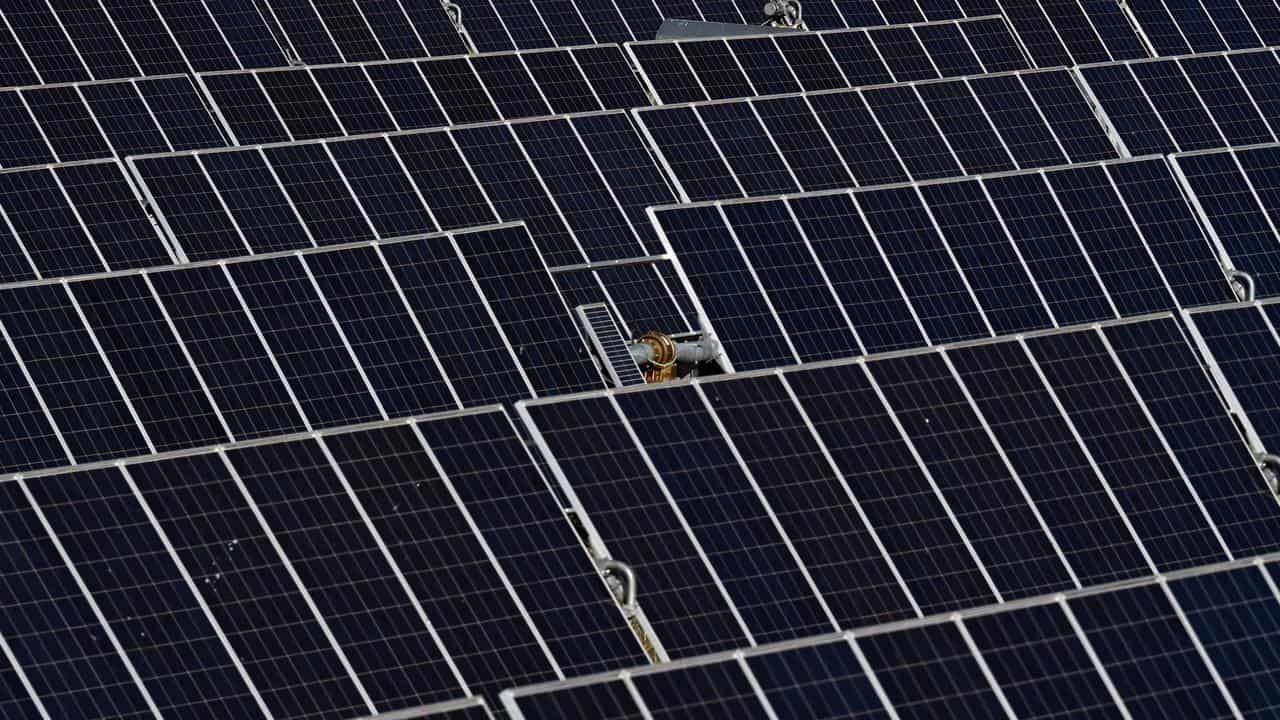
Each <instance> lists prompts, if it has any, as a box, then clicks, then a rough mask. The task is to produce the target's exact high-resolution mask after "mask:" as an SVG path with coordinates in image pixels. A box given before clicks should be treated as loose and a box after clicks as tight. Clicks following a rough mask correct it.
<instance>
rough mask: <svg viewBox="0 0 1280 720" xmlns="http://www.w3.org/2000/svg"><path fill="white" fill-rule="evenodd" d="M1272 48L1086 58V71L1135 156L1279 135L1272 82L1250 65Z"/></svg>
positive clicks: (1270, 139) (1257, 140)
mask: <svg viewBox="0 0 1280 720" xmlns="http://www.w3.org/2000/svg"><path fill="white" fill-rule="evenodd" d="M1274 62H1275V59H1274V57H1273V56H1272V54H1271V51H1270V50H1259V51H1254V52H1247V53H1232V54H1212V55H1197V56H1188V57H1184V58H1178V59H1169V60H1148V61H1142V60H1139V61H1134V62H1129V63H1124V64H1105V65H1086V66H1083V67H1081V68H1079V69H1078V73H1079V75H1080V77H1081V78H1082V79H1083V80H1084V81H1085V83H1087V84H1088V87H1089V89H1090V91H1091V92H1092V93H1093V95H1094V96H1095V97H1097V98H1098V100H1099V101H1100V103H1101V107H1102V110H1103V112H1105V113H1106V115H1107V118H1108V119H1109V121H1110V122H1111V124H1112V125H1113V126H1114V127H1115V128H1116V130H1117V131H1118V133H1119V135H1120V140H1121V141H1122V142H1123V143H1124V144H1125V146H1126V147H1127V148H1128V150H1129V151H1130V152H1131V153H1133V154H1134V155H1144V154H1149V153H1162V154H1164V153H1174V152H1186V151H1194V150H1203V149H1208V148H1218V147H1227V146H1230V145H1247V144H1250V143H1260V142H1273V141H1274V139H1275V138H1276V134H1275V126H1276V125H1277V123H1278V122H1280V117H1278V116H1277V115H1276V114H1275V113H1276V108H1275V107H1274V106H1273V105H1272V104H1270V103H1269V102H1268V101H1269V100H1270V98H1271V94H1270V92H1269V91H1270V88H1269V86H1268V82H1267V81H1265V80H1263V79H1262V78H1260V77H1258V76H1257V75H1256V74H1252V73H1250V72H1248V69H1249V68H1252V67H1256V66H1258V64H1259V63H1262V64H1268V63H1270V64H1274Z"/></svg>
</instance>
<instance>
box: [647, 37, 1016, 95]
mask: <svg viewBox="0 0 1280 720" xmlns="http://www.w3.org/2000/svg"><path fill="white" fill-rule="evenodd" d="M627 51H628V52H629V53H631V56H632V57H633V58H634V60H635V65H636V67H638V68H640V70H641V71H642V72H643V73H644V75H645V79H646V81H647V82H648V84H649V86H650V87H651V88H653V90H654V92H655V95H656V96H657V99H658V101H659V102H660V103H683V102H696V101H699V100H723V99H728V98H741V97H751V96H756V95H780V94H785V93H794V92H801V91H805V90H833V89H836V88H850V87H859V86H862V85H881V84H886V83H892V82H903V81H909V80H929V79H937V78H942V77H959V76H962V75H980V74H982V73H988V72H1002V71H1006V70H1025V69H1028V68H1030V67H1031V63H1030V62H1029V61H1028V60H1027V57H1026V55H1025V54H1024V53H1023V51H1022V49H1021V48H1020V47H1019V46H1018V44H1017V40H1016V38H1014V36H1013V33H1012V32H1011V31H1010V30H1009V26H1008V25H1006V24H1005V22H1004V20H1003V19H1001V18H998V17H997V18H980V19H974V20H946V21H942V22H936V23H924V24H920V25H895V26H889V27H883V28H878V29H877V28H868V29H865V30H831V31H827V32H821V33H795V34H775V35H762V36H758V37H743V38H739V37H733V38H724V39H712V40H708V39H699V40H684V41H680V42H676V41H663V42H647V43H628V44H627ZM637 107H638V106H637Z"/></svg>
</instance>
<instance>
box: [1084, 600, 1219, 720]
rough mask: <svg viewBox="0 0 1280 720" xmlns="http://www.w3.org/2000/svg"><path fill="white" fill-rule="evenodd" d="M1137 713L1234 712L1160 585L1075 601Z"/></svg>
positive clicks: (1117, 685)
mask: <svg viewBox="0 0 1280 720" xmlns="http://www.w3.org/2000/svg"><path fill="white" fill-rule="evenodd" d="M1070 605H1071V609H1072V611H1074V613H1075V615H1076V617H1077V618H1079V620H1080V625H1081V626H1082V627H1083V629H1084V632H1085V635H1086V636H1087V637H1088V638H1089V643H1090V644H1091V645H1092V646H1093V648H1094V650H1095V651H1096V652H1097V655H1098V659H1099V660H1101V661H1102V664H1103V666H1104V667H1105V668H1106V670H1107V674H1108V675H1109V676H1110V677H1111V681H1112V683H1113V684H1114V685H1115V688H1116V691H1117V692H1119V694H1120V697H1121V698H1122V699H1123V700H1124V703H1125V705H1126V706H1127V707H1128V708H1129V711H1130V712H1131V713H1133V715H1134V716H1135V717H1159V716H1162V715H1167V714H1169V713H1173V714H1175V715H1176V714H1189V715H1192V716H1194V717H1202V718H1210V717H1230V716H1231V715H1232V713H1231V710H1230V709H1229V708H1228V707H1227V702H1226V699H1225V698H1224V697H1223V696H1222V693H1221V692H1220V691H1219V690H1218V687H1217V685H1216V684H1215V683H1214V680H1213V677H1212V675H1210V672H1209V668H1208V667H1206V666H1205V664H1204V661H1203V660H1202V659H1201V658H1200V655H1199V654H1198V653H1197V652H1196V647H1195V645H1194V641H1193V640H1192V639H1191V637H1190V636H1188V635H1187V631H1186V629H1185V628H1184V627H1183V625H1182V623H1181V622H1179V621H1178V617H1177V615H1175V614H1174V609H1173V607H1172V606H1171V605H1170V604H1169V600H1168V599H1167V598H1166V597H1165V596H1164V593H1163V592H1161V587H1160V586H1159V585H1148V586H1144V587H1139V588H1134V589H1131V590H1125V591H1121V592H1113V593H1105V594H1102V595H1087V596H1085V597H1081V598H1076V599H1073V600H1071V602H1070Z"/></svg>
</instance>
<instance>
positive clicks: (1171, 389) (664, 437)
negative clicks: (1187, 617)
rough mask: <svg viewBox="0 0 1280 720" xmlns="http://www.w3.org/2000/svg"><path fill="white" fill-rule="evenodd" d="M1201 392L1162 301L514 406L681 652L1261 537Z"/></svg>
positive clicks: (936, 605) (1100, 574)
mask: <svg viewBox="0 0 1280 720" xmlns="http://www.w3.org/2000/svg"><path fill="white" fill-rule="evenodd" d="M1162 356H1169V357H1171V358H1173V360H1172V361H1170V362H1168V363H1167V364H1162V365H1158V366H1157V365H1156V364H1155V363H1154V362H1153V361H1154V358H1158V357H1162ZM1216 398H1217V396H1216V388H1215V385H1214V384H1213V381H1212V380H1211V378H1210V377H1209V375H1208V374H1207V373H1206V372H1205V371H1204V370H1203V369H1202V368H1201V367H1200V365H1199V364H1198V362H1197V360H1196V358H1195V355H1194V353H1193V351H1192V350H1191V348H1190V346H1189V345H1188V344H1187V342H1186V341H1185V340H1184V339H1183V338H1182V336H1181V331H1180V329H1179V327H1178V325H1177V324H1176V321H1175V320H1174V319H1173V318H1172V317H1170V316H1161V317H1156V318H1148V319H1142V320H1138V321H1130V322H1120V323H1109V324H1105V325H1102V326H1101V327H1100V328H1097V329H1083V330H1082V329H1064V330H1056V331H1050V332H1047V333H1033V334H1030V335H1027V336H1025V337H1024V338H1023V339H1021V340H1001V341H986V342H982V343H976V344H968V345H960V346H955V347H948V348H947V349H945V350H944V351H916V352H910V353H895V354H891V355H887V356H884V357H876V356H872V357H871V358H868V359H867V360H865V361H858V360H844V361H834V362H831V363H823V364H821V365H817V366H813V367H810V366H804V367H800V368H796V369H788V370H777V369H774V370H769V371H765V372H759V373H746V374H743V373H739V374H736V375H731V376H725V377H723V378H718V379H700V380H698V381H695V382H694V383H692V384H681V385H676V386H663V385H649V386H646V387H644V388H634V389H623V390H617V391H611V392H608V393H594V394H589V395H583V396H577V397H570V398H563V399H549V400H543V401H522V402H521V403H519V404H518V407H519V408H520V413H521V416H522V417H523V418H524V419H525V421H526V424H527V425H528V427H529V430H530V432H531V433H532V434H533V436H534V438H535V442H536V443H537V444H538V446H539V447H540V449H541V450H542V452H543V453H544V455H545V456H546V458H547V460H548V463H549V464H550V465H551V467H552V468H553V470H554V472H555V473H556V475H557V478H558V479H559V481H560V482H561V484H562V487H563V489H564V492H565V494H566V495H567V496H568V497H569V498H570V501H571V503H573V504H574V506H575V507H576V508H577V509H578V512H579V513H580V514H581V516H582V517H584V518H589V519H590V523H591V524H590V525H589V526H588V531H589V532H590V533H592V535H593V542H598V543H599V545H600V547H602V548H605V551H606V552H608V553H609V555H610V556H611V557H614V558H616V559H619V560H622V561H624V562H627V563H630V564H632V565H633V566H634V567H635V569H636V572H637V573H639V574H640V576H641V577H644V578H645V586H644V587H645V589H644V591H643V592H642V594H641V597H640V603H641V606H642V607H643V609H644V612H645V616H646V617H647V619H648V620H649V622H650V623H651V624H652V626H653V628H654V634H655V636H656V637H657V638H658V640H659V641H660V642H661V644H662V647H663V648H664V649H665V652H666V653H667V655H668V656H670V657H672V658H675V657H687V656H691V655H696V654H699V653H705V652H708V651H712V650H714V649H715V648H725V647H734V646H741V645H754V644H759V643H764V642H769V641H773V640H781V639H788V638H795V637H800V636H803V635H806V634H814V633H815V632H823V628H826V627H832V628H836V629H840V628H845V629H847V628H851V627H857V626H860V625H866V624H872V623H878V622H886V621H890V620H898V619H903V618H910V617H914V616H920V615H925V614H930V613H936V612H943V611H946V610H951V609H955V608H959V607H966V606H973V605H979V604H984V603H990V602H995V601H1007V600H1012V599H1015V598H1020V597H1029V596H1034V595H1038V594H1043V593H1046V592H1053V591H1057V590H1068V589H1071V588H1078V587H1083V586H1085V585H1087V584H1096V583H1102V582H1110V581H1114V580H1118V579H1122V578H1126V577H1128V578H1132V577H1138V576H1142V575H1147V574H1149V573H1150V572H1153V571H1157V570H1159V571H1165V570H1173V569H1179V568H1186V567H1191V566H1194V565H1200V564H1205V563H1209V562H1218V561H1222V560H1226V559H1230V558H1234V557H1244V556H1248V555H1254V554H1258V553H1261V552H1270V551H1273V550H1274V540H1273V538H1274V537H1275V534H1274V533H1275V530H1274V529H1275V528H1280V505H1278V504H1277V503H1276V502H1275V500H1274V498H1272V497H1271V496H1270V495H1269V493H1268V491H1267V489H1266V485H1265V482H1263V480H1262V475H1261V473H1260V472H1259V470H1258V469H1257V467H1256V465H1254V463H1253V461H1252V459H1251V456H1250V455H1249V452H1248V448H1247V447H1246V445H1245V444H1244V442H1243V439H1242V438H1241V437H1240V435H1239V433H1238V432H1237V431H1235V430H1234V429H1233V427H1232V424H1231V420H1230V416H1229V415H1228V412H1227V408H1226V407H1225V406H1224V405H1223V404H1222V403H1221V401H1220V400H1218V399H1216ZM1174 408H1178V409H1181V410H1185V411H1186V412H1184V413H1182V414H1175V413H1174V412H1173V409H1174ZM1192 408H1194V409H1192ZM1104 416H1105V418H1106V420H1105V421H1104ZM659 419H661V422H659ZM1193 438H1198V439H1200V440H1202V444H1201V443H1198V442H1196V440H1195V439H1193ZM1063 453H1066V454H1065V455H1064V454H1063ZM1048 454H1052V455H1053V456H1054V457H1062V459H1063V460H1064V462H1062V463H1058V462H1057V461H1054V462H1048V463H1046V462H1045V458H1046V457H1048ZM1068 458H1071V459H1069V460H1068ZM1139 467H1140V468H1141V469H1139ZM798 468H804V469H798ZM1045 471H1049V472H1051V473H1053V474H1054V475H1058V476H1059V478H1058V479H1057V480H1055V481H1053V482H1048V481H1047V478H1045V477H1044V476H1043V475H1042V473H1044V472H1045ZM890 478H891V481H890V480H889V479H890ZM1082 504H1084V505H1087V506H1088V507H1091V508H1095V509H1096V513H1097V514H1096V515H1092V514H1091V515H1089V516H1088V519H1085V516H1082V515H1080V512H1081V505H1082ZM639 508H644V511H643V512H640V511H639ZM1264 528H1273V529H1264ZM728 538H732V540H729V539H728ZM1268 538H1272V539H1270V540H1269V539H1268ZM832 542H838V543H839V544H840V546H841V547H842V548H845V549H846V550H845V551H844V552H842V553H840V554H839V555H836V556H833V555H832V554H831V553H830V552H828V551H827V550H828V549H829V547H830V546H831V543H832ZM744 553H745V555H744Z"/></svg>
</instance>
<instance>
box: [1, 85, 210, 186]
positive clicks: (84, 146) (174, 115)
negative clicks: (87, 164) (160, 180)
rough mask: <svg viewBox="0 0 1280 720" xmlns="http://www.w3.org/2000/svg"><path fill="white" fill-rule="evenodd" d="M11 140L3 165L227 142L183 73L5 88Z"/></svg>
mask: <svg viewBox="0 0 1280 720" xmlns="http://www.w3.org/2000/svg"><path fill="white" fill-rule="evenodd" d="M3 95H4V99H2V100H0V107H4V108H6V110H5V119H4V124H5V126H6V127H7V128H8V129H9V130H10V131H11V133H12V135H11V136H10V138H9V139H8V141H7V142H5V143H3V144H0V148H2V151H0V152H2V154H0V166H3V167H20V166H23V165H37V164H44V163H51V162H70V161H76V160H93V159H99V158H108V157H121V158H123V157H125V156H126V155H134V154H138V153H148V152H170V151H175V150H191V149H195V148H204V147H220V146H222V145H225V144H226V139H225V138H224V137H223V133H222V130H221V129H220V127H219V124H218V122H217V120H216V119H215V118H214V116H213V115H212V114H211V113H210V112H209V110H208V109H207V108H206V107H205V103H204V99H203V97H202V96H201V95H200V92H199V91H198V90H196V88H195V86H194V85H193V84H192V83H191V80H190V79H189V78H187V77H184V76H176V75H175V76H161V77H155V78H136V79H133V80H118V81H109V82H89V83H80V84H75V85H36V86H31V87H25V88H16V89H12V90H6V91H5V92H4V93H3Z"/></svg>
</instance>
